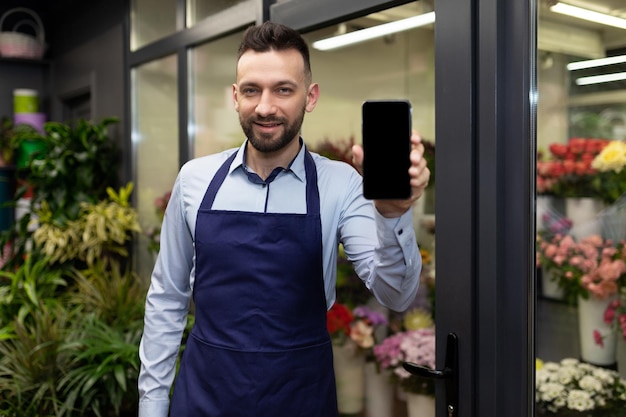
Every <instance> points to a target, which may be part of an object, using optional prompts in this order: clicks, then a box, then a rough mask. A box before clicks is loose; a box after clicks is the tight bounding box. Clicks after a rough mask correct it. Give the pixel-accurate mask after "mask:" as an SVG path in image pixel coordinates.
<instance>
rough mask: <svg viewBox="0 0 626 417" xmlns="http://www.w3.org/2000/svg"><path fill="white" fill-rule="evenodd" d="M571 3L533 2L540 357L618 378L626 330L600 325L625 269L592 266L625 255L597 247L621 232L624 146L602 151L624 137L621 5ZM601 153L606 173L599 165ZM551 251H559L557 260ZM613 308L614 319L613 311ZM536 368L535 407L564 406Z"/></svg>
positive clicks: (623, 366) (624, 232)
mask: <svg viewBox="0 0 626 417" xmlns="http://www.w3.org/2000/svg"><path fill="white" fill-rule="evenodd" d="M569 3H572V4H569ZM573 4H574V2H573V1H572V2H568V3H567V4H566V3H563V2H559V3H557V2H552V3H550V4H547V3H543V2H542V3H541V4H540V5H541V7H540V8H539V19H538V22H539V25H538V51H537V82H538V101H537V106H538V109H537V146H538V157H537V160H538V162H537V205H536V208H537V212H536V216H537V218H536V224H537V232H538V242H539V243H538V245H537V249H538V251H537V254H538V262H539V264H540V267H539V269H538V272H539V273H538V277H539V282H538V284H539V285H538V294H539V300H538V303H537V332H536V334H537V343H536V346H537V356H538V358H539V359H541V360H542V361H544V362H560V361H562V360H563V359H568V358H573V359H576V360H580V361H583V362H587V363H591V364H593V365H597V366H599V367H602V368H608V369H613V370H615V369H617V370H619V372H620V374H621V376H622V378H624V376H625V375H626V360H624V361H622V363H620V361H619V359H618V357H619V354H618V352H619V351H620V349H622V351H624V352H626V347H625V346H626V345H624V343H623V342H624V340H625V339H624V337H623V334H624V331H623V329H619V327H618V326H617V319H615V320H614V321H613V323H612V324H610V323H607V322H605V318H609V316H605V315H604V313H605V311H606V308H607V306H608V305H609V303H610V302H611V301H613V300H616V299H618V298H619V297H620V287H621V292H622V295H621V296H622V305H626V298H624V294H625V293H624V291H625V290H624V288H623V287H624V284H625V283H626V281H625V280H624V276H626V275H624V274H623V273H622V272H620V273H618V275H619V278H618V279H617V280H615V281H611V282H610V280H609V279H607V276H606V274H605V273H604V272H603V271H602V270H601V268H599V267H598V265H608V263H607V262H613V261H618V262H619V261H623V255H617V256H615V257H613V258H612V259H609V258H606V257H604V256H603V254H606V253H607V252H604V251H603V249H602V248H603V247H609V248H610V247H614V246H615V245H620V244H621V243H620V241H621V240H622V239H624V238H626V223H625V221H624V220H623V219H626V217H624V213H626V211H625V210H624V207H626V206H625V205H624V202H625V200H624V199H625V195H624V194H623V193H624V192H626V186H625V184H626V175H625V174H626V169H624V170H623V168H624V167H623V166H624V165H625V164H626V157H625V155H626V153H624V151H622V152H621V154H620V153H619V150H618V151H617V152H615V153H614V154H613V155H610V156H608V154H607V156H605V157H601V156H600V154H599V153H600V152H601V149H604V147H605V146H606V145H607V144H608V143H615V144H620V141H623V140H624V139H626V12H625V9H624V4H623V2H621V1H612V0H601V1H593V2H592V1H577V2H575V6H574V5H573ZM570 12H571V13H574V14H575V16H573V15H570ZM598 19H604V23H603V22H602V21H601V20H598ZM607 157H608V158H609V159H611V161H610V163H611V166H610V169H609V170H607V169H606V168H607V166H606V164H604V163H603V162H602V161H603V160H604V161H605V162H606V161H607V159H606V158H607ZM588 238H593V239H597V240H594V242H596V244H595V246H594V249H592V250H588V251H586V252H584V253H585V255H584V257H583V258H584V259H585V265H587V266H583V265H582V264H577V261H576V259H577V258H576V255H580V254H582V250H583V248H588V249H589V246H585V244H584V241H585V240H586V239H588ZM570 239H571V240H570ZM568 242H569V244H570V245H569V247H568V249H566V251H565V252H563V248H564V247H565V246H564V245H567V244H568ZM557 248H558V251H559V252H558V253H559V255H560V256H562V258H561V259H560V260H557V262H554V261H555V255H556V253H555V252H552V249H557ZM583 258H580V259H583ZM603 258H604V259H603ZM589 262H592V263H593V264H594V265H595V266H591V264H589ZM590 305H592V306H594V307H595V309H596V310H595V312H594V311H593V310H588V308H589V306H590ZM622 311H624V310H622ZM614 314H615V317H616V318H617V317H618V314H620V313H619V310H618V311H617V312H614ZM609 321H610V320H609ZM553 369H555V368H553ZM538 372H541V374H539V373H538V376H537V381H538V384H539V385H540V386H538V388H537V393H538V394H537V398H536V400H537V404H538V409H540V410H544V409H546V408H547V407H552V411H559V412H561V410H562V409H565V408H567V407H569V406H568V405H567V404H560V403H559V404H556V402H555V401H556V400H555V399H549V398H547V396H546V395H543V394H541V393H540V391H541V390H542V389H544V387H542V386H541V385H542V384H543V383H544V382H542V381H545V380H546V378H547V375H548V371H546V370H542V371H538ZM574 382H576V381H574ZM567 389H569V387H566V390H565V391H563V392H564V395H568V394H569V392H568V391H567ZM555 398H556V397H555ZM588 405H589V406H591V407H592V408H581V409H580V410H585V411H586V410H591V409H595V408H596V406H597V405H593V404H591V405H590V404H588ZM585 407H587V406H585ZM597 407H599V405H598V406H597ZM607 413H608V411H607Z"/></svg>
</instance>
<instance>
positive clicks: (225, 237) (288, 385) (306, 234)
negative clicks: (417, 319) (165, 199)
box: [170, 151, 338, 417]
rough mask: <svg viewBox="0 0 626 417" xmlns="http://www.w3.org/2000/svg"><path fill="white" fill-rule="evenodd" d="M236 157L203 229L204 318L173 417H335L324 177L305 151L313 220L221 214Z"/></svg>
mask: <svg viewBox="0 0 626 417" xmlns="http://www.w3.org/2000/svg"><path fill="white" fill-rule="evenodd" d="M235 155H236V153H235V154H233V155H232V156H231V157H230V158H229V159H228V160H227V161H226V162H224V164H223V165H222V166H221V168H220V169H219V171H218V172H217V173H216V175H215V177H214V178H213V180H212V181H211V184H210V185H209V187H208V189H207V191H206V194H205V196H204V199H203V201H202V204H201V205H200V209H199V210H198V218H197V221H196V230H195V239H196V279H195V284H194V290H193V297H194V302H195V305H196V313H195V314H196V316H195V324H194V327H193V330H192V331H191V334H190V337H189V338H188V340H187V344H186V347H185V352H184V354H183V358H182V363H181V368H180V372H179V374H178V378H177V380H176V384H175V387H174V394H173V397H172V404H171V411H170V415H171V416H172V417H205V416H206V417H218V416H219V417H223V416H224V417H225V416H228V417H251V416H256V417H281V416H285V417H333V416H337V414H338V412H337V398H336V390H335V377H334V373H333V362H332V360H333V359H332V347H331V342H330V338H329V336H328V332H327V330H326V298H325V294H324V283H323V272H322V230H321V219H320V200H319V191H318V188H317V171H316V168H315V163H314V162H313V158H312V157H311V155H310V154H309V152H308V151H305V171H306V179H307V181H306V183H307V187H306V199H307V213H306V214H282V213H281V214H278V213H255V212H241V211H227V210H212V206H213V201H214V200H215V196H216V194H217V191H218V190H219V188H220V187H221V185H222V183H223V182H224V179H225V178H226V175H227V174H228V170H229V167H230V165H231V163H232V161H233V160H234V158H235Z"/></svg>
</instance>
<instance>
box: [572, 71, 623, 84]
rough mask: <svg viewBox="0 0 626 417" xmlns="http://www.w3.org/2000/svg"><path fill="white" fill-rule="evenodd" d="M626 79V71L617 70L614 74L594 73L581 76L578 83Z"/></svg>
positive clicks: (597, 82) (577, 80)
mask: <svg viewBox="0 0 626 417" xmlns="http://www.w3.org/2000/svg"><path fill="white" fill-rule="evenodd" d="M621 80H626V72H616V73H614V74H605V75H592V76H589V77H580V78H578V79H576V85H589V84H599V83H608V82H611V81H621Z"/></svg>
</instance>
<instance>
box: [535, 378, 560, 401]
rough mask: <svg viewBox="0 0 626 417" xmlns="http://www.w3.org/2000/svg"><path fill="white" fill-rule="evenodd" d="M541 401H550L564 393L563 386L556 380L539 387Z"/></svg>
mask: <svg viewBox="0 0 626 417" xmlns="http://www.w3.org/2000/svg"><path fill="white" fill-rule="evenodd" d="M539 392H540V393H541V400H542V401H552V400H554V399H556V398H559V397H561V396H562V395H563V394H564V393H565V387H564V386H563V385H561V384H557V383H556V382H548V383H547V384H544V385H542V386H541V388H539Z"/></svg>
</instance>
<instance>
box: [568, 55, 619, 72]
mask: <svg viewBox="0 0 626 417" xmlns="http://www.w3.org/2000/svg"><path fill="white" fill-rule="evenodd" d="M625 62H626V55H618V56H610V57H607V58H599V59H590V60H588V61H578V62H570V63H569V64H567V69H568V70H570V71H575V70H580V69H586V68H594V67H602V66H604V65H613V64H622V63H625Z"/></svg>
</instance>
